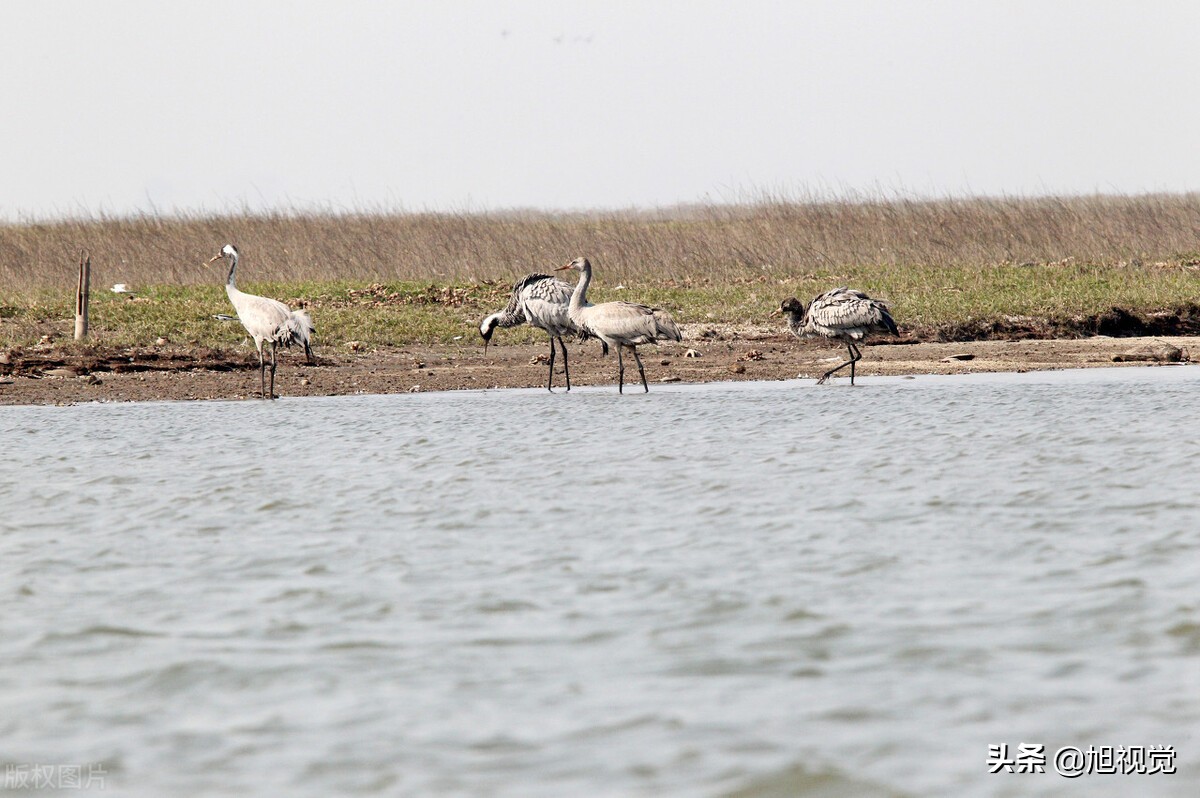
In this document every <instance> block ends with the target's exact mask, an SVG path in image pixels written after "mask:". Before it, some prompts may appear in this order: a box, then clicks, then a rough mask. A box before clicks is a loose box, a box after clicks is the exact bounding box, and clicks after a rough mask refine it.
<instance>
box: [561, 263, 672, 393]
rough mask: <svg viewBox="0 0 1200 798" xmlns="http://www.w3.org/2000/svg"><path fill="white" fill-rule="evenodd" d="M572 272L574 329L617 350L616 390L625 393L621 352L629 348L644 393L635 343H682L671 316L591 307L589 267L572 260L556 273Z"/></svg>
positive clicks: (630, 306) (619, 306) (624, 305)
mask: <svg viewBox="0 0 1200 798" xmlns="http://www.w3.org/2000/svg"><path fill="white" fill-rule="evenodd" d="M564 269H574V270H575V271H577V272H579V282H578V283H576V284H575V290H574V291H573V292H571V304H570V305H569V306H568V313H567V315H568V316H569V317H570V319H571V321H572V322H573V323H574V324H575V326H576V327H578V328H579V329H581V330H583V331H584V332H586V333H588V334H590V335H594V336H596V337H597V338H599V339H600V340H601V341H603V342H604V343H605V345H606V346H607V345H609V344H614V345H616V347H617V391H618V392H619V393H625V361H624V360H623V359H622V357H621V349H622V348H624V347H626V346H627V347H629V348H630V350H632V351H633V359H634V360H636V361H637V367H638V373H639V374H641V375H642V388H644V389H645V391H646V392H647V393H649V392H650V386H649V385H647V384H646V370H645V369H644V368H642V359H641V358H640V357H639V356H638V351H637V347H638V345H639V344H652V343H654V342H655V341H682V340H683V335H682V334H681V333H680V332H679V328H678V327H677V326H675V322H674V321H673V320H672V319H671V316H670V315H669V314H668V313H667V312H666V311H663V310H659V309H658V308H652V307H649V306H648V305H638V304H635V303H633V302H601V303H600V304H599V305H593V304H592V303H591V302H588V301H587V290H588V285H589V284H590V283H591V282H592V264H591V263H590V262H589V261H588V259H587V258H576V259H575V260H573V261H571V262H570V263H568V264H567V265H566V266H560V267H558V271H563V270H564Z"/></svg>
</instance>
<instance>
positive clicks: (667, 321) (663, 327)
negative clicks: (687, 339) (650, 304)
mask: <svg viewBox="0 0 1200 798" xmlns="http://www.w3.org/2000/svg"><path fill="white" fill-rule="evenodd" d="M654 327H655V332H654V338H655V340H657V341H682V340H683V333H681V332H680V331H679V325H677V324H676V323H675V320H674V319H672V318H671V314H669V313H667V312H666V311H665V310H658V309H657V308H656V309H655V310H654Z"/></svg>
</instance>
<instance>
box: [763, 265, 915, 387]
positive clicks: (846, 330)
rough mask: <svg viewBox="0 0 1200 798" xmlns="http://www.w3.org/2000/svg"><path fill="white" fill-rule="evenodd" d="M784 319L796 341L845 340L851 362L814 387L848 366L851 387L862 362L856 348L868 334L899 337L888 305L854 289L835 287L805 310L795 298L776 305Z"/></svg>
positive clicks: (829, 372) (832, 371)
mask: <svg viewBox="0 0 1200 798" xmlns="http://www.w3.org/2000/svg"><path fill="white" fill-rule="evenodd" d="M775 312H776V313H781V314H783V315H784V316H785V317H786V318H787V324H788V329H790V330H791V331H792V333H793V334H794V335H795V336H796V337H797V338H815V337H817V336H821V337H824V338H836V339H837V340H839V341H844V342H845V344H846V348H847V349H848V350H849V351H850V359H849V360H847V361H846V362H845V363H842V364H841V365H840V366H836V367H834V368H832V369H830V370H829V371H827V372H825V373H824V374H822V375H821V379H819V380H817V385H820V384H821V383H823V382H825V380H827V379H829V377H830V376H831V375H832V374H833V373H834V372H835V371H840V370H842V369H844V368H846V366H849V367H850V384H851V385H853V384H854V364H855V363H857V362H858V361H859V360H861V359H862V353H861V352H859V351H858V347H857V346H855V342H856V341H861V340H862V339H863V338H865V337H866V336H867V334H868V333H873V332H881V333H882V332H886V333H891V334H892V335H899V334H900V333H899V331H898V330H897V329H896V322H895V321H894V320H893V319H892V315H891V313H889V312H888V305H887V303H886V302H884V301H883V300H881V299H871V297H869V296H867V295H866V294H864V293H863V292H862V291H855V290H854V289H853V288H846V287H844V286H843V287H841V288H835V289H833V290H832V291H826V292H825V293H823V294H821V295H820V296H818V297H816V298H815V299H813V301H812V302H811V303H809V306H808V309H807V311H806V310H805V308H804V303H803V302H801V301H800V300H798V299H796V298H795V297H789V298H787V299H785V300H783V302H782V303H781V304H780V305H779V310H777V311H775Z"/></svg>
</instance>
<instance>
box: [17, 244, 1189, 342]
mask: <svg viewBox="0 0 1200 798" xmlns="http://www.w3.org/2000/svg"><path fill="white" fill-rule="evenodd" d="M1193 260H1194V259H1193ZM601 279H602V278H601ZM610 282H615V281H610ZM838 285H851V286H854V287H857V288H860V289H862V290H864V291H866V292H867V293H869V294H871V295H872V296H878V297H882V298H886V299H888V300H889V301H890V302H891V304H892V309H893V312H894V315H895V317H896V319H897V321H898V323H899V324H900V326H901V327H902V328H904V327H909V328H914V327H920V326H927V327H937V326H939V325H950V324H959V323H962V322H967V321H978V320H989V319H1002V318H1004V317H1007V316H1029V317H1033V318H1036V319H1045V320H1064V319H1071V318H1076V317H1080V316H1089V315H1093V314H1097V313H1102V312H1104V311H1106V310H1108V309H1110V308H1112V307H1114V306H1119V307H1123V308H1126V309H1128V310H1130V311H1132V312H1135V313H1152V312H1155V311H1161V310H1171V309H1174V308H1177V307H1180V306H1183V305H1187V304H1190V303H1192V302H1194V301H1195V299H1196V298H1197V297H1200V273H1198V272H1197V270H1196V266H1195V264H1194V263H1193V262H1192V260H1189V259H1188V258H1186V257H1183V258H1180V259H1178V260H1175V261H1172V262H1160V263H1156V264H1152V265H1146V266H1143V265H1140V264H1139V265H1136V266H1134V265H1127V264H1118V265H1104V264H1090V263H1075V262H1073V261H1068V262H1066V263H1043V264H1027V265H1015V264H993V265H987V266H936V267H935V266H927V265H922V264H911V265H895V266H887V265H882V266H881V265H878V264H872V265H866V266H854V267H839V268H829V269H816V270H811V271H809V272H807V273H805V274H803V275H799V276H787V277H774V276H765V275H764V276H759V277H755V278H746V279H739V280H735V281H726V282H722V281H714V280H712V279H710V278H699V279H696V280H694V281H691V280H689V279H688V278H687V277H686V276H685V277H684V278H683V281H682V283H681V282H680V281H679V280H676V279H671V280H665V281H663V280H648V279H637V280H629V281H626V282H625V284H624V285H620V284H618V285H611V284H609V285H606V284H604V283H601V284H598V285H597V286H596V287H595V288H594V289H593V291H592V292H591V294H592V295H591V297H590V299H591V300H592V301H594V302H603V301H607V300H615V299H620V300H627V301H636V302H644V303H647V304H651V305H655V306H658V307H662V308H666V309H667V310H669V311H670V312H671V313H672V314H673V315H674V317H675V319H676V321H678V322H681V323H700V324H706V323H712V324H721V323H729V324H747V323H750V324H764V325H770V324H777V323H778V322H777V321H775V320H774V319H773V318H772V317H771V316H770V315H769V314H770V313H771V311H773V310H775V309H776V308H777V307H778V306H779V302H780V301H781V300H782V299H783V298H785V297H787V296H792V295H795V296H798V297H800V298H801V299H803V300H805V301H807V300H808V299H810V298H811V297H812V296H814V295H816V294H817V293H820V292H821V291H825V290H827V289H829V288H833V287H835V286H838ZM244 290H246V291H249V292H251V293H257V294H262V295H264V296H271V297H275V298H278V299H280V300H282V301H283V302H285V303H287V304H288V305H289V306H291V307H300V306H303V307H306V308H307V309H308V310H309V312H310V313H311V314H312V317H313V320H314V321H315V323H316V326H317V343H318V345H332V346H341V345H344V344H345V343H346V342H348V341H362V342H364V343H366V344H369V345H407V344H415V343H423V344H432V343H449V342H451V341H453V340H455V338H456V337H458V336H462V339H461V340H463V341H464V343H466V342H473V341H475V340H477V339H478V331H477V330H478V324H479V322H480V320H481V319H482V318H483V317H484V316H486V315H487V314H489V313H491V312H493V311H495V310H498V309H500V308H502V307H503V306H504V305H505V303H506V302H507V299H508V291H509V284H508V283H507V282H498V281H493V282H487V283H479V282H469V283H468V282H458V283H456V282H447V283H437V282H429V281H393V282H386V283H379V282H366V281H297V282H292V283H281V282H276V283H247V284H246V285H245V286H244ZM220 313H224V314H231V315H232V314H233V313H234V310H233V307H232V305H231V304H230V303H229V300H228V298H227V297H226V296H225V291H224V288H223V286H221V285H174V284H172V285H150V286H146V287H144V288H142V289H141V290H140V291H139V293H138V294H137V296H136V297H133V298H130V297H127V296H123V295H118V294H112V293H110V292H108V291H104V290H99V291H94V292H93V294H92V298H91V316H90V319H91V340H92V342H95V343H101V344H107V345H113V346H144V345H149V344H153V343H154V342H155V341H156V340H157V339H158V338H160V337H161V338H166V339H167V340H168V341H170V342H171V343H174V344H190V345H198V346H200V345H202V346H231V345H237V344H240V343H242V342H243V341H245V339H246V335H245V331H244V330H243V329H242V327H241V325H240V324H239V323H237V322H236V321H234V322H222V321H218V320H216V319H215V318H214V316H215V315H216V314H220ZM73 320H74V297H73V296H72V295H71V292H69V291H66V290H63V291H57V292H50V291H47V290H45V289H37V290H33V291H30V292H27V293H26V294H25V295H23V296H21V297H19V298H9V299H6V300H4V301H3V302H0V346H3V347H14V346H29V345H31V344H35V343H37V342H38V341H39V340H40V339H41V338H42V336H44V335H50V336H51V337H52V338H54V339H56V340H59V341H63V340H67V339H69V338H70V336H71V333H72V329H73V324H74V321H73ZM540 336H541V333H539V332H537V331H535V330H532V329H530V328H528V327H520V328H515V329H511V330H506V331H503V338H502V339H500V340H504V341H508V342H524V341H534V340H539V339H540Z"/></svg>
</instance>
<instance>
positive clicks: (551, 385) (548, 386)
mask: <svg viewBox="0 0 1200 798" xmlns="http://www.w3.org/2000/svg"><path fill="white" fill-rule="evenodd" d="M546 390H547V391H549V392H550V393H554V336H553V335H551V336H550V377H549V379H547V380H546Z"/></svg>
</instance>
